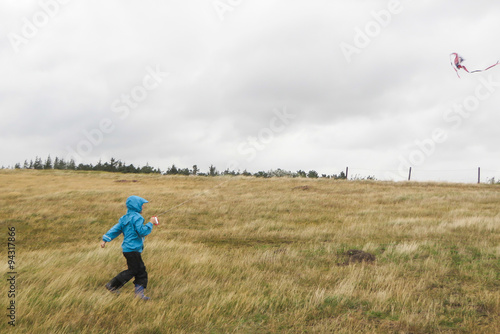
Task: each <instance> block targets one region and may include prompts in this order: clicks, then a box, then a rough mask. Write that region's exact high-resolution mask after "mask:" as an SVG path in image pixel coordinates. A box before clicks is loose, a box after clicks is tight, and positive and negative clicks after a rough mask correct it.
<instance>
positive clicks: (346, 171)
mask: <svg viewBox="0 0 500 334" xmlns="http://www.w3.org/2000/svg"><path fill="white" fill-rule="evenodd" d="M348 176H349V167H346V168H345V179H346V180H348Z"/></svg>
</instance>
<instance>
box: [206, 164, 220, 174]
mask: <svg viewBox="0 0 500 334" xmlns="http://www.w3.org/2000/svg"><path fill="white" fill-rule="evenodd" d="M208 175H209V176H217V175H219V172H217V168H215V167H214V165H210V168H209V169H208Z"/></svg>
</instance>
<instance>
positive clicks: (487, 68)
mask: <svg viewBox="0 0 500 334" xmlns="http://www.w3.org/2000/svg"><path fill="white" fill-rule="evenodd" d="M498 64H500V61H497V62H496V64H493V65H491V66H490V67H486V68H485V69H484V70H474V71H472V72H470V73H476V72H483V71H486V70H489V69H490V68H492V67H495V66H497V65H498ZM467 72H468V71H467Z"/></svg>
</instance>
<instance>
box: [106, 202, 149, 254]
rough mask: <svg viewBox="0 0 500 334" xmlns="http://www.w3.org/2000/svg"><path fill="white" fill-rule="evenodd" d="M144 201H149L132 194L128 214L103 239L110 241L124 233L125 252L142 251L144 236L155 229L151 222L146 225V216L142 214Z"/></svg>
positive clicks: (128, 204)
mask: <svg viewBox="0 0 500 334" xmlns="http://www.w3.org/2000/svg"><path fill="white" fill-rule="evenodd" d="M144 203H148V201H146V200H145V199H144V198H141V197H139V196H130V197H129V198H127V203H126V204H127V214H126V215H124V216H122V217H121V218H120V220H119V221H118V224H116V225H115V226H113V227H112V228H111V229H110V230H109V231H108V232H107V233H106V234H105V235H103V236H102V240H104V241H106V242H110V241H111V240H113V239H114V238H116V237H117V236H119V235H120V234H122V233H123V243H122V250H123V252H124V253H127V252H142V250H143V248H144V237H145V236H147V235H148V234H149V233H151V231H152V230H153V224H152V223H151V222H149V223H147V224H146V225H144V218H142V216H141V212H142V205H143V204H144Z"/></svg>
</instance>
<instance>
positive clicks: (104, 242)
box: [101, 240, 106, 248]
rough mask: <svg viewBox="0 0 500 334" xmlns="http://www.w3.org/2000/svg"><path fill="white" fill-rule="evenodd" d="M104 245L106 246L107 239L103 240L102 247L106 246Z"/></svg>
mask: <svg viewBox="0 0 500 334" xmlns="http://www.w3.org/2000/svg"><path fill="white" fill-rule="evenodd" d="M104 247H106V241H104V240H103V241H101V248H104Z"/></svg>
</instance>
